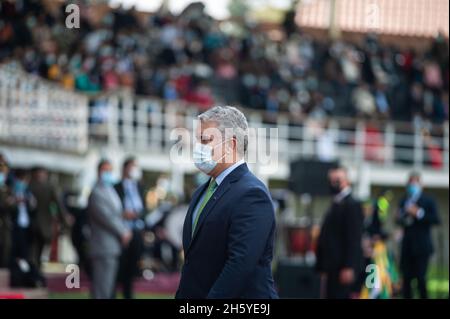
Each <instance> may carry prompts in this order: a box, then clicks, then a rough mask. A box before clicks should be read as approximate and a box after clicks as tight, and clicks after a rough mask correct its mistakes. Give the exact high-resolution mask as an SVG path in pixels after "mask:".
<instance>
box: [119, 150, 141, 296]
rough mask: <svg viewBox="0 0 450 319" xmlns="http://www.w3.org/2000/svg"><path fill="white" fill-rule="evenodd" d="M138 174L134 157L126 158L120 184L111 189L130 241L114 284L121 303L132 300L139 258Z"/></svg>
mask: <svg viewBox="0 0 450 319" xmlns="http://www.w3.org/2000/svg"><path fill="white" fill-rule="evenodd" d="M141 178H142V171H141V170H140V168H139V166H138V164H137V161H136V159H135V158H134V157H129V158H127V159H126V160H125V161H124V163H123V166H122V180H121V181H120V183H118V184H116V186H115V189H116V192H117V194H118V195H119V197H120V200H121V202H122V206H123V208H124V213H123V219H124V222H125V224H126V226H127V228H128V229H129V230H130V231H131V232H132V234H133V237H132V239H131V241H130V243H129V244H128V246H126V247H124V248H123V250H122V255H121V258H120V267H119V274H118V282H120V283H122V289H123V296H124V298H125V299H132V298H133V279H134V277H135V275H136V273H137V272H138V262H139V259H140V258H141V255H142V250H143V240H142V231H143V229H144V221H143V220H142V218H143V217H144V213H145V197H144V196H145V195H144V190H143V187H142V185H141V184H140V180H141Z"/></svg>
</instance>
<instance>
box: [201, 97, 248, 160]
mask: <svg viewBox="0 0 450 319" xmlns="http://www.w3.org/2000/svg"><path fill="white" fill-rule="evenodd" d="M198 119H199V120H200V121H206V122H209V121H212V122H216V123H217V125H218V129H219V130H220V132H221V134H222V136H226V134H229V131H228V130H231V131H232V134H233V137H234V138H235V139H236V142H237V151H238V154H240V155H241V156H243V155H244V154H245V152H246V151H247V145H248V122H247V119H246V118H245V115H244V113H242V112H241V111H239V110H238V109H237V108H235V107H233V106H215V107H213V108H210V109H209V110H207V111H205V112H204V113H202V114H200V115H199V116H198Z"/></svg>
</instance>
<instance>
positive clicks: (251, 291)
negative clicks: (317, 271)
mask: <svg viewBox="0 0 450 319" xmlns="http://www.w3.org/2000/svg"><path fill="white" fill-rule="evenodd" d="M199 120H200V122H199V125H198V127H197V132H196V135H197V141H199V142H198V143H196V144H195V147H194V156H193V157H194V163H195V165H196V166H197V168H198V169H200V170H201V171H203V172H204V173H206V174H207V175H209V176H210V178H209V180H208V181H207V182H206V183H205V184H203V185H202V186H200V187H199V188H198V189H197V190H196V191H195V192H194V194H193V198H192V201H191V204H190V207H189V210H188V213H187V216H186V219H185V223H184V228H183V248H184V265H183V269H182V273H181V280H180V285H179V288H178V291H177V293H176V298H181V299H188V298H189V299H190V298H219V299H225V298H277V297H278V295H277V293H276V291H275V289H274V281H273V276H272V270H271V262H272V257H273V241H274V231H275V215H274V208H273V203H272V199H271V196H270V194H269V192H268V190H267V188H266V186H265V185H264V184H263V183H262V182H261V181H260V180H258V179H257V178H256V177H255V176H254V175H253V174H252V173H251V172H250V171H249V169H248V167H247V165H246V164H245V162H244V160H243V158H244V153H245V150H246V148H247V139H246V138H247V134H248V123H247V120H246V118H245V116H244V114H242V112H240V111H239V110H237V109H236V108H234V107H229V106H225V107H221V106H217V107H214V108H212V109H210V110H208V111H206V112H205V113H203V114H201V115H200V116H199Z"/></svg>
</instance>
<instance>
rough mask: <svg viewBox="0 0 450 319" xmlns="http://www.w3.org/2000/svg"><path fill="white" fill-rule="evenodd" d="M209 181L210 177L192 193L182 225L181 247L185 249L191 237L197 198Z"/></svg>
mask: <svg viewBox="0 0 450 319" xmlns="http://www.w3.org/2000/svg"><path fill="white" fill-rule="evenodd" d="M209 181H210V179H208V181H207V182H206V183H204V184H203V185H202V186H200V187H199V188H198V189H197V190H196V191H195V192H194V194H193V195H192V200H191V204H190V205H189V208H188V211H187V214H186V219H185V220H184V226H183V247H184V250H185V251H186V250H187V247H188V246H189V243H190V241H191V238H192V214H193V213H194V209H195V206H197V203H198V200H199V199H200V197H201V195H202V194H203V193H204V192H205V189H206V187H207V186H208V184H209Z"/></svg>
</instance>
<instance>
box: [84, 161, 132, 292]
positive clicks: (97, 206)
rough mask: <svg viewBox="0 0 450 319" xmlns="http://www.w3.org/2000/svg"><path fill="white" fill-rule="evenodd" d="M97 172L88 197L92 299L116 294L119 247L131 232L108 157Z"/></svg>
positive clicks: (129, 236)
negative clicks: (95, 180)
mask: <svg viewBox="0 0 450 319" xmlns="http://www.w3.org/2000/svg"><path fill="white" fill-rule="evenodd" d="M97 172H98V181H97V183H96V185H95V186H94V188H93V190H92V193H91V195H90V196H89V200H88V216H89V225H90V229H91V237H90V246H89V248H90V255H91V259H92V286H91V293H92V297H93V298H95V299H110V298H114V296H115V284H116V278H117V272H118V269H119V259H120V255H121V253H122V247H126V246H127V245H128V243H129V242H130V240H131V237H132V233H131V231H130V230H129V229H128V228H127V227H126V225H125V223H124V221H123V219H122V214H123V207H122V203H121V201H120V197H119V195H117V192H116V190H115V189H114V176H113V173H112V165H111V163H110V162H109V161H108V160H102V161H100V163H99V164H98V167H97Z"/></svg>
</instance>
